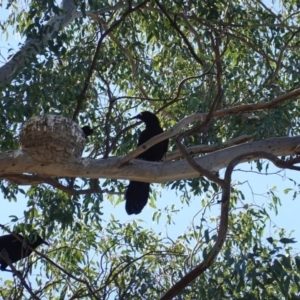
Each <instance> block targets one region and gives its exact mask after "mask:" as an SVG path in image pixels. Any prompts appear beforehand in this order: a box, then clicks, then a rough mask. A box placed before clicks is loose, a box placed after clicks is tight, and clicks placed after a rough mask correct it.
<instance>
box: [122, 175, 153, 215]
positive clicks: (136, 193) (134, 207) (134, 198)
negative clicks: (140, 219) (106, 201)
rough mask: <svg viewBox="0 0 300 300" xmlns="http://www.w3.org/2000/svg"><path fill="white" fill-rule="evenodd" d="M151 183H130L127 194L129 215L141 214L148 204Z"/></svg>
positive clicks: (126, 206) (126, 207)
mask: <svg viewBox="0 0 300 300" xmlns="http://www.w3.org/2000/svg"><path fill="white" fill-rule="evenodd" d="M149 190H150V183H147V182H139V181H130V182H129V185H128V188H127V191H126V193H125V199H126V204H125V209H126V212H127V213H128V214H129V215H132V214H136V215H137V214H139V213H140V212H141V211H142V209H143V208H144V206H145V205H146V204H147V201H148V197H149Z"/></svg>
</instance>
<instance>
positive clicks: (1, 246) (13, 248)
mask: <svg viewBox="0 0 300 300" xmlns="http://www.w3.org/2000/svg"><path fill="white" fill-rule="evenodd" d="M16 236H18V237H19V238H20V240H19V239H18V238H17V237H16ZM34 238H35V239H34V240H33V241H32V242H30V241H27V242H26V241H24V237H23V236H22V235H20V234H6V235H2V236H0V254H1V257H0V270H1V271H7V272H11V271H10V270H6V268H7V266H8V264H7V262H6V261H5V260H4V259H3V257H2V256H5V254H4V253H3V252H2V251H3V250H5V251H4V252H6V253H7V255H8V257H9V260H10V261H11V263H15V262H17V261H19V260H21V259H22V258H25V257H27V256H29V255H30V254H31V253H32V250H31V249H29V248H28V246H30V247H31V248H33V249H35V248H37V247H38V246H40V245H42V244H46V245H48V246H49V244H48V243H47V242H46V241H45V240H43V239H42V238H41V237H40V236H39V235H36V236H35V237H34Z"/></svg>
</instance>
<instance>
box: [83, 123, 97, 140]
mask: <svg viewBox="0 0 300 300" xmlns="http://www.w3.org/2000/svg"><path fill="white" fill-rule="evenodd" d="M81 129H82V131H83V133H84V135H85V138H87V137H88V136H90V135H92V134H93V132H94V130H93V129H92V128H91V127H90V126H83V127H81Z"/></svg>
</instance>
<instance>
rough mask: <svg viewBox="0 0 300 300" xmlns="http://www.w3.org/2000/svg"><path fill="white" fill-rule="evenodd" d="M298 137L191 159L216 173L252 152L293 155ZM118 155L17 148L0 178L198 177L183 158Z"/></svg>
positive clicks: (5, 156)
mask: <svg viewBox="0 0 300 300" xmlns="http://www.w3.org/2000/svg"><path fill="white" fill-rule="evenodd" d="M299 145H300V136H297V137H281V138H280V137H279V138H271V139H267V140H263V141H255V142H252V143H247V144H242V145H238V146H233V147H229V148H226V149H222V150H219V151H216V152H213V153H211V154H207V155H205V156H202V157H198V158H195V161H196V162H197V163H198V164H200V165H201V166H202V167H203V168H205V169H207V170H209V171H211V172H216V171H219V170H220V169H222V168H225V167H226V166H227V165H228V164H229V163H230V161H232V160H233V159H234V158H235V157H237V156H239V155H241V154H246V153H251V152H255V151H265V152H267V153H270V154H273V155H276V156H288V155H294V154H297V147H298V149H299ZM255 159H256V157H251V158H249V157H247V159H246V158H245V160H244V161H249V160H255ZM121 160H122V157H112V158H108V159H90V158H82V159H81V160H80V161H79V162H78V163H70V164H45V163H42V162H38V161H35V160H34V159H33V158H32V157H30V156H29V155H28V154H27V153H26V152H24V151H21V150H16V151H9V152H4V153H1V154H0V177H2V178H5V174H6V175H8V174H23V173H35V174H40V175H47V176H57V177H82V178H111V179H129V180H138V181H145V182H168V181H173V180H180V179H189V178H196V177H199V176H200V175H201V174H199V173H197V172H196V171H195V170H194V169H193V168H192V167H191V166H190V165H189V164H188V163H187V162H186V161H185V160H180V161H173V162H147V161H142V160H133V161H131V162H130V164H127V165H125V166H123V167H121V168H120V167H118V166H119V165H120V161H121Z"/></svg>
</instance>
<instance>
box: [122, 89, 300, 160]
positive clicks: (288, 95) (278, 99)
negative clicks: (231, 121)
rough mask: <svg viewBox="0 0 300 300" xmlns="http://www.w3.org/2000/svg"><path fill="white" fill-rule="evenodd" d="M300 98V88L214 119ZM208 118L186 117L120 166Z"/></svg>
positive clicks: (197, 114)
mask: <svg viewBox="0 0 300 300" xmlns="http://www.w3.org/2000/svg"><path fill="white" fill-rule="evenodd" d="M299 96H300V88H299V89H296V90H293V91H291V92H288V93H285V94H282V95H280V96H278V97H276V98H274V99H272V100H271V101H269V102H264V103H254V104H245V105H238V106H234V107H231V108H227V109H223V110H218V111H216V112H214V113H213V117H214V118H215V119H220V118H223V117H225V116H227V115H231V114H238V113H241V112H249V111H256V110H261V109H272V108H274V107H276V106H277V105H279V104H280V103H282V102H284V101H287V100H290V99H293V98H296V97H299ZM206 117H207V113H202V112H195V113H194V114H192V115H190V116H187V117H185V118H184V119H182V120H181V121H179V122H178V123H177V124H176V125H175V126H174V127H172V128H171V129H168V130H166V131H164V132H163V133H161V134H159V135H156V136H154V137H153V138H151V139H150V140H148V141H147V142H146V143H144V144H142V145H140V146H139V147H138V148H136V149H135V150H133V151H132V152H130V153H128V154H127V155H126V156H125V157H124V158H122V160H121V161H120V162H119V165H120V166H121V165H124V164H126V163H127V162H128V161H130V160H131V159H133V158H135V157H137V156H138V155H139V154H141V153H143V152H145V151H146V150H147V149H149V148H150V147H152V146H153V145H156V144H157V143H159V142H161V141H164V140H166V139H168V138H171V137H173V136H175V135H176V134H178V133H179V132H181V131H182V130H183V128H185V127H186V126H187V125H189V124H192V123H194V122H196V121H203V120H205V118H206Z"/></svg>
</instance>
